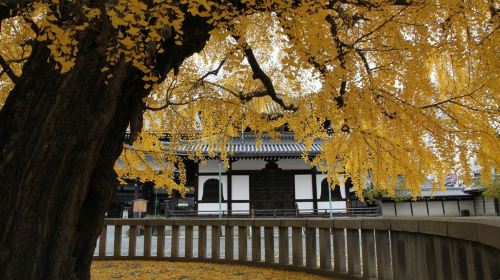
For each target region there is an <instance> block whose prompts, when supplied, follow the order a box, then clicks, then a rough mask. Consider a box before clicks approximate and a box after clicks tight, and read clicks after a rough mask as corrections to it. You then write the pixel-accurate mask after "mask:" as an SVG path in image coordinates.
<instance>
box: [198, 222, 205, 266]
mask: <svg viewBox="0 0 500 280" xmlns="http://www.w3.org/2000/svg"><path fill="white" fill-rule="evenodd" d="M206 257H207V226H198V258H206Z"/></svg>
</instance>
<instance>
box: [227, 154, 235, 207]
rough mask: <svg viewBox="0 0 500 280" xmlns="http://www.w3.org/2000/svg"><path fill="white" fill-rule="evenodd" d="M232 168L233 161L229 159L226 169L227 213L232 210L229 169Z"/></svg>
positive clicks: (231, 179) (231, 178) (231, 182)
mask: <svg viewBox="0 0 500 280" xmlns="http://www.w3.org/2000/svg"><path fill="white" fill-rule="evenodd" d="M232 168H233V162H232V160H231V159H229V169H228V170H227V171H226V175H227V214H228V216H230V215H232V210H233V203H232V201H233V187H232V185H233V176H232V175H231V169H232Z"/></svg>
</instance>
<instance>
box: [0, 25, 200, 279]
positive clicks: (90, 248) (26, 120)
mask: <svg viewBox="0 0 500 280" xmlns="http://www.w3.org/2000/svg"><path fill="white" fill-rule="evenodd" d="M184 30H185V34H186V35H184V36H185V38H184V45H183V46H176V45H175V44H174V43H173V42H165V49H166V52H165V54H162V55H160V56H158V57H157V61H159V62H161V65H158V70H159V71H162V72H163V73H166V72H168V71H169V70H170V69H172V68H173V67H176V66H178V65H180V63H182V61H183V60H184V59H185V58H186V57H189V56H190V55H192V54H193V53H194V52H197V51H199V50H201V49H202V48H203V46H204V44H205V43H206V41H207V40H208V38H209V35H208V31H209V28H208V27H207V26H206V24H204V22H203V21H200V20H199V19H191V20H189V19H188V20H187V21H186V23H185V29H184ZM106 36H107V35H106V32H105V30H104V31H102V32H92V31H88V32H87V31H86V32H84V34H82V36H81V38H82V39H81V41H80V45H79V52H78V57H77V60H76V65H75V67H74V68H73V69H72V70H71V71H70V72H68V73H66V74H62V75H61V74H58V71H57V70H54V65H53V63H48V61H50V59H49V57H50V54H49V51H48V49H47V48H46V46H45V45H44V44H43V43H38V45H37V46H35V47H34V49H33V52H32V54H31V57H30V59H29V61H28V62H27V63H26V64H25V66H24V69H23V74H22V77H21V79H20V81H19V82H18V83H17V84H16V85H15V87H14V89H13V91H12V92H11V93H10V95H9V97H8V99H7V102H6V104H5V106H4V108H3V109H2V111H1V112H0V215H1V218H0V279H16V280H17V279H88V278H89V268H90V262H91V259H92V255H93V252H94V248H95V243H96V240H97V237H98V234H99V232H100V228H101V226H102V222H103V217H104V213H105V211H106V210H107V208H108V207H109V205H110V202H111V199H112V196H113V194H114V190H115V189H116V184H117V180H116V174H115V172H114V171H113V165H114V163H115V161H116V159H117V157H118V156H119V154H120V153H121V150H122V143H123V140H124V134H125V130H126V128H127V126H128V125H129V123H130V122H131V120H132V119H134V118H136V117H137V116H135V115H134V112H138V111H139V112H140V110H137V106H138V104H140V102H141V101H140V100H141V98H142V97H143V96H144V95H146V94H147V93H146V92H145V90H144V87H143V86H144V84H143V82H142V81H141V74H140V73H139V72H138V71H137V70H135V69H133V68H132V67H131V66H130V65H127V64H125V63H118V64H117V65H115V66H114V67H113V69H112V73H113V79H112V80H110V81H109V84H108V85H106V83H105V81H106V73H101V70H100V69H101V68H102V67H103V66H104V63H105V61H106V54H105V52H106V47H107V46H106V43H103V42H107V40H108V38H106Z"/></svg>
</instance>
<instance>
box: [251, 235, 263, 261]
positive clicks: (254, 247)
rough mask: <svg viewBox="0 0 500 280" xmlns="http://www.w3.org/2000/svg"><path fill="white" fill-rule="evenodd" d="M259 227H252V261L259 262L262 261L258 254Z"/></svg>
mask: <svg viewBox="0 0 500 280" xmlns="http://www.w3.org/2000/svg"><path fill="white" fill-rule="evenodd" d="M260 237H261V234H260V226H252V261H254V262H260V261H261V260H262V257H261V253H260V246H261V245H260V244H261V242H260Z"/></svg>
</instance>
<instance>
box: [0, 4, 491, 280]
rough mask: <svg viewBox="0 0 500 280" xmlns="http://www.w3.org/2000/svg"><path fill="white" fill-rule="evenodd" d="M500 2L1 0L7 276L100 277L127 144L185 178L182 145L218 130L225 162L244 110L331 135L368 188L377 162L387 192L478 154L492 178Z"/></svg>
mask: <svg viewBox="0 0 500 280" xmlns="http://www.w3.org/2000/svg"><path fill="white" fill-rule="evenodd" d="M499 8H500V7H499V5H498V3H497V2H495V1H479V0H472V1H467V2H464V1H458V0H457V1H454V0H449V1H437V0H427V1H426V0H420V1H418V0H415V1H414V0H390V1H386V0H379V1H350V0H341V1H292V0H288V1H287V0H275V1H272V0H269V1H259V0H253V1H252V0H246V1H187V0H176V1H173V0H167V1H162V0H153V1H151V0H114V1H107V0H103V1H85V0H83V1H82V0H79V1H75V0H67V1H62V0H57V1H56V0H46V1H28V0H24V1H14V0H0V20H1V29H0V38H1V43H0V44H1V45H2V48H0V67H1V70H0V104H1V106H2V109H1V111H0V182H2V183H1V187H0V212H1V213H2V214H3V217H2V219H1V220H0V233H1V234H0V278H2V279H4V278H5V279H42V278H43V279H86V278H89V265H90V262H91V258H92V254H93V250H94V246H95V241H96V239H97V236H98V233H99V231H100V227H101V225H102V221H103V216H104V212H105V211H106V210H107V208H108V207H109V204H110V201H111V198H112V196H113V194H114V190H115V189H116V184H117V183H118V181H117V174H116V172H115V170H114V167H115V162H116V161H117V159H118V158H119V157H120V155H121V160H120V161H119V162H122V163H125V164H122V166H121V167H120V166H119V165H120V164H117V167H116V169H117V171H118V172H119V173H120V174H121V175H123V176H129V177H131V178H135V177H141V178H144V179H145V178H150V179H152V180H155V182H156V184H157V185H159V186H166V187H167V188H171V189H179V190H182V185H183V183H184V181H185V177H183V175H179V176H178V177H176V176H177V175H175V174H176V173H177V171H180V174H182V173H183V165H182V160H181V159H179V158H178V156H177V155H176V150H177V149H178V147H179V145H181V144H182V143H183V142H185V141H202V142H204V143H208V144H209V145H210V147H212V148H211V150H210V152H209V155H210V156H218V157H220V158H221V159H223V160H225V161H226V162H227V159H228V157H229V156H230V153H229V152H228V151H226V149H225V148H224V147H225V146H226V143H228V141H229V140H230V139H231V137H234V136H236V135H237V134H238V133H239V132H241V130H242V129H247V128H249V129H251V130H252V131H254V132H255V133H257V134H269V135H271V136H276V137H277V136H278V135H277V132H276V128H278V127H281V126H283V125H287V126H288V127H289V129H290V130H291V131H293V132H294V134H295V137H296V139H297V141H300V142H303V143H304V144H305V145H306V146H310V145H311V144H312V143H313V141H315V140H317V139H320V140H321V141H322V152H321V153H320V154H319V155H317V156H316V157H315V158H313V159H311V158H308V157H307V155H306V154H305V155H304V160H307V161H308V162H309V163H310V164H311V165H312V166H319V167H320V168H321V170H323V171H324V172H325V173H326V174H327V175H328V178H329V180H330V181H331V182H332V183H337V182H338V180H343V179H342V178H344V179H345V178H347V177H350V178H351V179H352V181H353V184H354V186H355V187H356V192H357V193H358V194H361V193H362V186H364V184H365V183H366V182H367V180H369V181H370V182H372V184H373V185H374V186H375V188H377V189H379V190H383V191H387V192H389V193H390V192H391V191H392V190H393V188H394V186H395V185H396V182H398V180H400V179H401V178H404V182H403V186H404V187H407V188H409V189H411V190H412V192H413V193H414V195H418V193H419V186H420V185H421V183H422V182H423V181H424V180H426V178H427V176H428V175H430V174H433V175H434V176H435V186H437V187H439V186H442V185H443V184H442V182H443V180H444V177H445V175H446V174H448V173H451V172H458V173H460V174H462V175H463V176H464V178H465V180H466V181H467V180H468V177H469V175H470V170H469V169H470V164H469V163H470V162H471V158H476V159H477V162H478V163H479V164H480V166H481V167H482V170H483V172H482V174H483V181H485V182H486V183H487V182H488V180H489V179H490V176H489V174H490V172H489V170H492V169H493V168H495V167H498V166H499V161H500V152H499V151H500V149H499V148H500V147H499V138H498V132H499V121H500V119H499V107H498V104H499V99H500V96H499V94H498V91H499V82H498V81H499V77H498V71H497V69H498V66H499V64H498V47H497V46H498V45H499V37H498V28H499V23H500V22H499V15H498V10H499ZM127 130H128V131H129V134H126V132H127ZM165 133H167V135H166V136H165V135H164V134H165ZM126 135H127V136H126ZM160 138H162V139H163V140H165V138H167V140H168V142H169V143H170V144H169V145H168V146H165V145H163V143H162V142H161V141H159V139H160ZM137 139H138V140H137ZM136 140H137V141H136ZM124 143H125V146H124ZM124 147H125V149H124ZM188 156H189V157H192V158H200V159H201V160H203V156H204V155H203V154H201V152H195V153H193V154H192V155H188ZM339 174H342V175H343V176H339ZM160 175H161V176H160Z"/></svg>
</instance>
